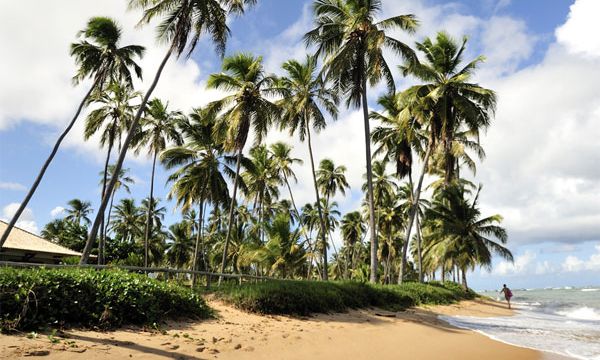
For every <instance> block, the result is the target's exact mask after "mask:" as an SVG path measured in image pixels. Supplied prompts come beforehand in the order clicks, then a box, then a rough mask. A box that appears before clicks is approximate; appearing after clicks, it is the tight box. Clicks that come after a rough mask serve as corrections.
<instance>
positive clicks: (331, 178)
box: [317, 159, 350, 202]
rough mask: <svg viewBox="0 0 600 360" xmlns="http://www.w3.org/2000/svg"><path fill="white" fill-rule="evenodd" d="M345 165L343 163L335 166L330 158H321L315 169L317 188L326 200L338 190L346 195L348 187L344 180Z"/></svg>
mask: <svg viewBox="0 0 600 360" xmlns="http://www.w3.org/2000/svg"><path fill="white" fill-rule="evenodd" d="M345 173H346V167H345V166H344V165H340V166H335V164H334V163H333V161H332V160H330V159H323V160H321V163H320V164H319V170H317V184H318V185H319V190H321V193H323V195H325V200H326V202H329V199H330V198H332V197H334V196H335V195H336V194H337V192H338V191H339V192H340V193H342V195H346V189H350V185H348V181H347V180H346V174H345Z"/></svg>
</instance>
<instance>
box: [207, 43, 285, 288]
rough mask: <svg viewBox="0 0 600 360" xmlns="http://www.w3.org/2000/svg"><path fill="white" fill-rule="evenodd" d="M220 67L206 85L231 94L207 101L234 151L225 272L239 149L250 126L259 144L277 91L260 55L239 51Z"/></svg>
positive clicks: (226, 145)
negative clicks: (272, 97) (255, 55)
mask: <svg viewBox="0 0 600 360" xmlns="http://www.w3.org/2000/svg"><path fill="white" fill-rule="evenodd" d="M222 68H223V72H222V73H219V74H212V75H210V76H209V78H208V83H207V85H208V87H209V88H213V89H219V90H224V91H228V92H230V93H231V95H227V96H225V97H224V98H223V99H221V100H217V101H214V102H212V103H210V104H208V106H207V108H208V109H209V112H210V113H213V114H219V118H218V122H217V127H216V128H215V130H216V134H220V135H219V136H224V139H225V141H224V149H225V150H226V151H230V152H234V153H236V171H235V177H234V180H233V193H232V196H231V204H230V206H229V218H228V221H227V222H228V228H227V234H226V235H225V244H224V247H223V260H222V263H221V272H224V271H225V267H226V265H227V251H228V246H229V237H230V236H231V230H232V225H233V215H234V213H233V210H234V208H235V203H236V195H237V189H238V178H239V175H240V167H241V161H242V151H243V149H244V146H245V145H246V140H247V139H248V135H249V133H250V129H251V128H252V129H254V136H255V143H256V144H260V142H261V141H262V139H263V138H264V136H265V135H266V133H267V130H268V129H269V127H270V125H271V124H272V123H273V121H274V120H275V118H276V116H277V115H278V114H279V109H278V108H277V106H276V105H275V104H273V103H272V102H271V101H270V100H269V98H270V97H271V96H273V95H275V94H276V91H275V89H274V85H275V77H274V76H272V75H268V74H266V73H265V71H264V68H263V63H262V58H261V57H254V56H252V55H249V54H242V53H240V54H237V55H233V56H230V57H227V58H225V60H223V66H222ZM221 134H222V135H221ZM220 281H221V278H219V282H220Z"/></svg>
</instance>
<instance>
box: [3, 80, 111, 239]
mask: <svg viewBox="0 0 600 360" xmlns="http://www.w3.org/2000/svg"><path fill="white" fill-rule="evenodd" d="M98 83H99V79H96V80H95V81H94V84H93V85H92V86H91V87H90V90H88V92H87V93H86V94H85V96H84V97H83V99H82V100H81V103H79V106H78V107H77V111H76V112H75V115H74V116H73V119H72V120H71V122H70V123H69V125H67V128H66V129H65V130H64V131H63V132H62V134H60V136H59V137H58V140H56V143H55V144H54V147H53V148H52V152H50V155H49V156H48V158H47V159H46V162H44V165H42V168H41V169H40V172H39V173H38V176H37V177H36V178H35V181H34V182H33V185H31V188H30V189H29V192H28V193H27V195H25V199H23V201H21V204H20V205H19V208H18V209H17V211H16V212H15V214H14V215H13V217H12V219H10V222H9V223H8V227H7V228H6V230H5V231H4V234H2V238H0V249H2V246H3V245H4V242H5V241H6V239H8V235H9V234H10V232H11V230H12V229H13V227H14V226H15V224H16V223H17V220H19V217H20V216H21V214H22V213H23V211H24V210H25V208H26V207H27V204H29V201H30V200H31V198H32V197H33V194H34V193H35V191H36V190H37V187H38V186H39V185H40V182H41V181H42V178H43V177H44V174H46V170H47V169H48V166H50V163H51V162H52V160H53V159H54V156H55V155H56V152H57V151H58V148H59V147H60V144H61V143H62V141H63V139H64V138H65V136H67V134H68V133H69V131H71V128H72V127H73V125H74V124H75V121H76V120H77V118H78V117H79V114H80V113H81V110H82V109H83V107H84V106H85V103H86V102H87V100H88V98H89V97H90V95H91V94H92V92H93V91H94V89H96V87H97V86H98Z"/></svg>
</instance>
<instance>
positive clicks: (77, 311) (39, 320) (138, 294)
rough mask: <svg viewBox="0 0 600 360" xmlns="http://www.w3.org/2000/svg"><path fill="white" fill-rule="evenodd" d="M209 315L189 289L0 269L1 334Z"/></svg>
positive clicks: (114, 273)
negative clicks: (7, 331)
mask: <svg viewBox="0 0 600 360" xmlns="http://www.w3.org/2000/svg"><path fill="white" fill-rule="evenodd" d="M210 315H211V311H210V309H209V308H208V306H207V305H206V303H205V302H204V300H203V299H202V298H201V297H199V296H198V295H197V294H195V293H194V292H192V291H191V290H190V289H187V288H184V287H181V286H177V285H173V284H168V283H163V282H160V281H157V280H153V279H150V278H148V277H147V276H144V275H139V274H132V273H128V272H125V271H122V270H100V271H98V270H92V269H61V270H58V269H43V268H41V269H12V268H2V269H0V328H3V329H11V328H19V329H28V328H36V327H44V326H65V325H80V326H91V327H96V326H99V327H113V326H118V325H121V324H123V323H129V324H144V323H152V322H156V321H160V320H162V319H164V318H167V317H171V318H172V317H181V316H188V317H195V318H207V317H209V316H210Z"/></svg>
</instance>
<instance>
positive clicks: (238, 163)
mask: <svg viewBox="0 0 600 360" xmlns="http://www.w3.org/2000/svg"><path fill="white" fill-rule="evenodd" d="M241 163H242V147H240V148H239V149H238V153H237V160H236V165H235V178H234V179H233V194H232V196H231V204H230V205H229V220H228V226H227V235H226V236H225V246H224V247H223V259H222V260H221V274H224V273H225V267H226V266H227V251H228V250H229V240H230V236H231V227H232V226H233V210H234V208H235V197H236V194H237V188H238V178H239V177H240V166H241ZM221 281H223V276H219V283H218V286H221Z"/></svg>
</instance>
